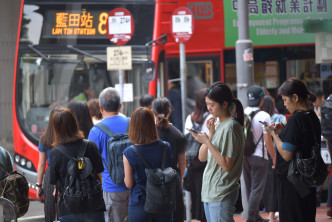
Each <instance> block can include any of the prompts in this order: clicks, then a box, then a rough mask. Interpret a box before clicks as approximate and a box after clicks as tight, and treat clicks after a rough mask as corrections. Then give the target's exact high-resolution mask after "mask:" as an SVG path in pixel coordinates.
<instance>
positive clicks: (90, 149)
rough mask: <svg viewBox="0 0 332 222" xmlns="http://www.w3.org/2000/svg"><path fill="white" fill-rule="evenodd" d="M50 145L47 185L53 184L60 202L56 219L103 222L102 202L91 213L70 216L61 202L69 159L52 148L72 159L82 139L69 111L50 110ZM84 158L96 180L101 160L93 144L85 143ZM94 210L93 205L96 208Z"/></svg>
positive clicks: (103, 209)
mask: <svg viewBox="0 0 332 222" xmlns="http://www.w3.org/2000/svg"><path fill="white" fill-rule="evenodd" d="M50 121H52V123H53V131H54V143H53V144H52V145H53V147H55V148H53V149H52V150H51V154H50V157H51V160H50V165H49V167H50V183H51V184H53V185H57V188H58V190H59V193H60V202H59V207H58V211H59V212H58V215H59V220H60V221H61V222H67V221H68V222H69V221H70V222H74V221H84V222H95V221H96V222H104V221H105V219H104V211H105V203H103V202H102V203H100V207H99V206H98V207H99V208H98V209H96V210H95V211H89V212H83V213H78V214H74V213H72V212H70V211H69V209H68V207H67V205H66V203H65V202H64V200H63V193H64V190H65V179H66V175H67V170H68V169H67V165H68V162H69V158H68V157H66V156H65V155H64V154H62V153H61V152H60V151H59V150H58V149H57V147H56V146H58V145H63V146H64V147H65V148H66V149H67V150H68V151H69V152H71V153H72V154H73V155H74V156H77V155H78V152H79V149H80V146H81V143H82V140H83V138H84V135H83V132H82V131H80V130H79V128H78V123H77V120H76V117H75V115H74V113H73V112H72V111H71V110H70V109H69V108H60V109H58V110H55V111H54V114H53V116H52V120H50ZM84 156H85V157H88V158H89V159H90V161H91V164H92V166H93V169H92V172H93V173H94V174H95V177H96V178H97V177H98V176H97V174H99V173H101V172H102V171H104V167H103V164H102V161H101V156H100V153H99V151H98V148H97V145H96V144H95V143H94V142H92V141H89V142H88V145H87V148H86V151H85V153H84ZM96 207H97V206H96Z"/></svg>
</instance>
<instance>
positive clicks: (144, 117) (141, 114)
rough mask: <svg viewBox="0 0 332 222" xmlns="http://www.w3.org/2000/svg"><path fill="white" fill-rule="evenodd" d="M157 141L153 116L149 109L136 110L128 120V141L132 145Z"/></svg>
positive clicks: (140, 108)
mask: <svg viewBox="0 0 332 222" xmlns="http://www.w3.org/2000/svg"><path fill="white" fill-rule="evenodd" d="M158 139H159V137H158V133H157V128H156V124H155V122H154V115H153V113H152V111H151V110H150V109H149V108H145V107H139V108H137V109H136V110H135V111H134V112H133V114H132V115H131V119H130V126H129V140H130V141H131V142H132V143H133V144H150V143H153V142H155V141H157V140H158Z"/></svg>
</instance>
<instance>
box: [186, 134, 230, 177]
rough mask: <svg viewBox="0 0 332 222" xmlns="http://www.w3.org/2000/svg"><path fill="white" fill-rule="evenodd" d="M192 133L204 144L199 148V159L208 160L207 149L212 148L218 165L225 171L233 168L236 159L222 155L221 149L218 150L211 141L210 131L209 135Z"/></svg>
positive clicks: (211, 150)
mask: <svg viewBox="0 0 332 222" xmlns="http://www.w3.org/2000/svg"><path fill="white" fill-rule="evenodd" d="M191 134H192V135H193V137H195V139H196V140H197V141H198V142H200V143H202V144H203V145H202V146H201V148H200V150H199V160H200V161H201V162H204V161H206V160H207V150H210V152H211V154H212V156H213V158H214V159H215V160H216V162H217V163H218V165H219V166H220V167H221V168H222V169H223V170H224V171H226V172H228V171H230V170H231V169H232V168H233V164H234V160H233V159H232V158H229V157H226V156H223V155H221V153H220V152H219V150H217V149H216V148H215V147H214V146H213V144H212V143H211V141H210V139H209V137H210V133H209V136H207V135H206V133H202V134H196V133H193V132H191Z"/></svg>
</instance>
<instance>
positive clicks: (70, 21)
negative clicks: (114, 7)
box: [43, 9, 108, 38]
mask: <svg viewBox="0 0 332 222" xmlns="http://www.w3.org/2000/svg"><path fill="white" fill-rule="evenodd" d="M46 14H47V15H46V19H47V20H48V22H47V23H45V22H44V26H45V25H46V24H47V25H46V27H44V30H43V37H46V38H56V37H68V38H70V37H73V38H77V37H78V38H87V37H93V38H96V37H100V38H107V36H106V22H107V18H108V13H107V12H103V11H96V10H86V9H83V10H82V11H55V10H50V11H48V12H47V13H46Z"/></svg>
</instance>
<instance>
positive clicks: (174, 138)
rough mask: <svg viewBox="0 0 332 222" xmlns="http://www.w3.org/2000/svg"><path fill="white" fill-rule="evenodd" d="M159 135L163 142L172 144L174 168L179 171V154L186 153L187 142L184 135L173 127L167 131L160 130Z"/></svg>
mask: <svg viewBox="0 0 332 222" xmlns="http://www.w3.org/2000/svg"><path fill="white" fill-rule="evenodd" d="M158 135H159V138H160V139H161V140H164V141H167V142H169V143H170V144H171V149H172V160H173V161H172V168H173V169H177V168H178V167H177V163H178V154H179V153H181V152H185V148H186V144H187V140H186V138H185V137H184V136H183V134H182V133H181V132H180V130H178V129H177V128H175V127H174V126H173V125H170V127H168V128H167V129H164V130H161V129H158Z"/></svg>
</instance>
